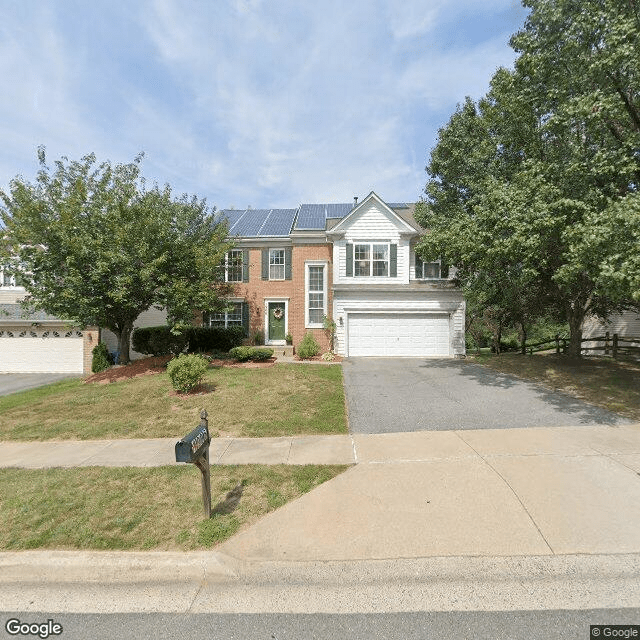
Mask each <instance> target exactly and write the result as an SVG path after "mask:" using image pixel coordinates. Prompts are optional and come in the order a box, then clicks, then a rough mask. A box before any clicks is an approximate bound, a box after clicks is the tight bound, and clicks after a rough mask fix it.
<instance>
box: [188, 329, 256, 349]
mask: <svg viewBox="0 0 640 640" xmlns="http://www.w3.org/2000/svg"><path fill="white" fill-rule="evenodd" d="M188 333H189V348H188V349H189V353H193V352H203V351H225V352H226V351H229V349H233V347H237V346H239V345H241V344H242V340H243V339H244V334H245V331H244V329H243V328H242V327H229V328H228V329H225V328H224V327H191V328H190V329H189V332H188Z"/></svg>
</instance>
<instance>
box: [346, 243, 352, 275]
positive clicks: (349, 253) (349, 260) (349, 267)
mask: <svg viewBox="0 0 640 640" xmlns="http://www.w3.org/2000/svg"><path fill="white" fill-rule="evenodd" d="M346 276H347V278H350V277H351V276H353V245H352V244H351V243H350V242H349V243H348V244H347V273H346Z"/></svg>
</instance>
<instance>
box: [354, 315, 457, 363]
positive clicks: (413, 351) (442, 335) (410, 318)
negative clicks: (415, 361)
mask: <svg viewBox="0 0 640 640" xmlns="http://www.w3.org/2000/svg"><path fill="white" fill-rule="evenodd" d="M348 331H349V344H348V350H349V355H350V356H448V355H449V316H448V315H446V314H429V313H424V314H402V313H355V314H350V315H349V329H348Z"/></svg>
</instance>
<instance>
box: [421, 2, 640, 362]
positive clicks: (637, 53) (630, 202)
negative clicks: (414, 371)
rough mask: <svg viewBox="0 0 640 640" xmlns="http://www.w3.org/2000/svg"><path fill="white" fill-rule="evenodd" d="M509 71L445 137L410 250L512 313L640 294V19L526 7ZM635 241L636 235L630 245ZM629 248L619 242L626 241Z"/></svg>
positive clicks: (574, 312) (633, 5) (567, 7)
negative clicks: (439, 262)
mask: <svg viewBox="0 0 640 640" xmlns="http://www.w3.org/2000/svg"><path fill="white" fill-rule="evenodd" d="M524 5H525V6H527V7H529V8H530V9H531V13H530V14H529V16H528V18H527V20H526V23H525V25H524V28H523V29H522V30H521V31H520V32H518V33H517V34H515V35H514V36H513V38H512V39H511V45H512V47H513V48H514V49H515V51H516V52H517V53H518V54H519V55H518V58H517V59H516V62H515V66H514V69H513V70H507V69H499V70H498V71H497V72H496V73H495V74H494V76H493V78H492V81H491V86H490V90H489V92H488V94H487V95H486V96H484V97H483V98H481V99H480V100H478V101H477V102H474V101H473V100H471V99H467V100H466V101H465V103H464V104H463V105H461V106H459V107H458V109H457V110H456V112H455V113H454V114H453V115H452V117H451V119H450V121H449V123H448V124H447V125H446V126H445V127H444V128H443V129H441V130H440V132H439V139H438V142H437V145H436V147H435V148H434V150H433V152H432V154H431V158H430V162H429V165H428V166H427V173H428V176H429V180H428V183H427V186H426V189H425V191H426V196H427V197H426V199H425V200H424V202H423V203H421V205H420V206H419V207H418V211H417V215H416V217H417V218H418V220H419V221H420V222H421V224H422V225H423V226H425V227H427V228H428V229H430V233H429V234H426V235H425V237H424V239H423V241H422V242H421V244H420V246H419V248H418V251H419V252H421V253H422V254H423V256H424V257H425V258H427V259H429V258H431V259H433V258H434V257H437V256H439V255H440V256H443V257H444V258H446V260H447V261H448V262H449V263H450V264H455V265H457V266H458V277H459V280H460V282H461V283H462V284H463V286H464V287H465V288H466V289H467V290H468V291H472V292H473V293H474V295H475V299H487V300H490V301H491V302H492V303H493V304H494V305H497V306H498V307H499V308H500V309H502V310H503V311H504V313H505V314H506V315H507V316H511V317H512V318H515V316H517V315H519V316H520V320H518V319H517V318H516V321H517V322H521V320H522V319H524V320H525V321H526V318H527V317H528V318H532V317H535V316H536V315H543V314H551V315H554V316H562V317H564V318H565V319H566V321H567V322H568V324H569V327H570V331H571V352H572V354H574V355H579V354H580V340H581V337H582V334H581V327H582V322H583V320H584V318H585V316H586V315H587V314H595V315H598V316H600V317H606V316H607V315H608V314H609V313H611V312H613V311H619V310H622V309H623V308H627V307H629V306H630V305H631V304H633V302H634V300H635V301H637V300H638V298H639V294H638V258H637V255H638V246H637V244H635V243H634V242H633V240H632V239H631V238H630V237H629V234H628V232H627V230H628V229H635V230H636V231H635V234H636V235H635V238H636V241H637V238H638V235H637V229H638V213H639V211H638V205H637V197H638V194H637V188H638V185H639V184H640V96H639V95H638V87H639V86H640V45H639V44H638V43H639V42H640V18H639V13H638V11H639V7H638V4H637V2H636V0H622V1H621V0H615V1H614V0H580V1H576V0H525V2H524ZM631 237H633V235H632V236H631ZM625 238H626V239H625Z"/></svg>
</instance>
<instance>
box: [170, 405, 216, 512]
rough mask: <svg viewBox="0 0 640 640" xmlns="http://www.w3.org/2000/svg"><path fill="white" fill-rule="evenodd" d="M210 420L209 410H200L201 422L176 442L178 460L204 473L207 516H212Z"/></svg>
mask: <svg viewBox="0 0 640 640" xmlns="http://www.w3.org/2000/svg"><path fill="white" fill-rule="evenodd" d="M210 442H211V438H210V437H209V421H208V420H207V411H206V410H205V409H203V410H202V411H201V412H200V424H199V425H198V426H197V427H196V428H195V429H194V430H193V431H191V432H190V433H188V434H187V435H186V436H185V437H184V438H182V440H178V442H176V462H190V463H191V464H195V465H196V467H198V469H200V472H201V474H202V478H201V480H202V503H203V505H204V513H205V516H206V517H207V518H210V517H211V474H210V470H209V443H210Z"/></svg>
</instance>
